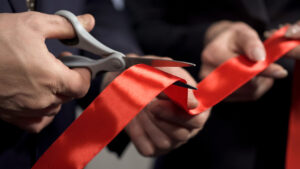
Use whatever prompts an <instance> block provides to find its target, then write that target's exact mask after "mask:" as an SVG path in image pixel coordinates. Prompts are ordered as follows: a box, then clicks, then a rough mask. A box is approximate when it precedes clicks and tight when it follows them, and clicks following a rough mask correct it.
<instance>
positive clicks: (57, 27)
mask: <svg viewBox="0 0 300 169" xmlns="http://www.w3.org/2000/svg"><path fill="white" fill-rule="evenodd" d="M42 15H44V19H43V23H42V24H43V25H42V26H43V29H42V31H43V33H44V37H45V38H58V39H70V38H73V37H74V36H75V31H74V29H73V26H72V24H71V23H70V22H69V21H68V20H67V19H66V18H64V17H62V16H58V15H48V14H42ZM77 18H78V20H79V22H80V23H81V24H82V26H83V27H84V28H85V29H86V30H87V31H91V30H92V29H93V27H94V25H95V19H94V17H93V16H92V15H90V14H84V15H80V16H78V17H77Z"/></svg>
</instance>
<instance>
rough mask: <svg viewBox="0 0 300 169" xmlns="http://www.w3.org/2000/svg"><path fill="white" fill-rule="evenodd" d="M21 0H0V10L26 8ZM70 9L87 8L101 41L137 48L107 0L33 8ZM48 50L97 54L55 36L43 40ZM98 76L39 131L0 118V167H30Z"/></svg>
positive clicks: (62, 0)
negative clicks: (69, 45) (34, 131)
mask: <svg viewBox="0 0 300 169" xmlns="http://www.w3.org/2000/svg"><path fill="white" fill-rule="evenodd" d="M25 2H26V1H25V0H0V12H1V13H4V12H6V13H16V12H24V11H27V7H26V4H25ZM61 9H66V10H70V11H72V12H73V13H75V14H76V15H78V14H82V13H86V12H89V13H91V14H93V15H94V16H95V18H96V26H95V29H94V30H93V34H94V36H96V38H97V39H99V40H100V41H102V42H103V43H104V44H107V45H108V46H110V47H112V48H114V49H116V50H119V51H121V52H125V53H129V52H137V53H138V52H139V50H138V48H137V45H136V42H135V41H134V39H133V38H132V36H131V33H130V31H129V26H128V23H127V22H126V18H124V15H123V13H122V12H117V11H115V10H114V8H113V6H112V4H111V2H110V0H50V1H49V0H38V1H37V2H36V10H37V11H40V12H44V13H49V14H53V13H55V12H56V11H58V10H61ZM46 43H47V47H48V48H49V50H50V51H51V52H52V53H53V54H55V55H56V56H58V55H59V54H60V53H61V52H63V51H71V52H72V53H73V54H79V53H80V54H83V55H86V56H89V57H94V58H96V57H97V58H98V57H99V56H94V55H92V54H90V53H86V52H82V51H79V50H77V49H72V48H68V47H66V46H64V45H62V44H61V43H60V42H59V41H58V40H47V41H46ZM99 86H100V78H98V79H96V80H95V81H93V82H92V86H91V88H90V90H89V93H88V94H87V96H86V97H85V98H83V99H80V100H76V101H71V102H69V103H67V104H64V105H63V106H62V109H61V111H60V112H59V114H58V115H57V116H56V118H55V119H54V121H53V122H52V123H51V124H50V125H49V126H48V127H46V128H45V129H44V130H43V131H42V132H41V133H40V134H30V133H27V132H25V131H23V130H20V129H18V128H16V127H14V126H12V125H10V124H7V123H5V122H3V121H1V120H0V131H1V139H0V168H7V169H10V168H11V169H19V168H20V169H26V168H31V166H32V165H33V164H34V163H35V161H36V160H37V159H38V158H39V157H40V156H41V155H42V154H43V152H44V151H45V150H46V149H47V148H48V147H49V146H50V145H51V144H52V142H53V141H54V140H55V139H56V138H57V137H58V136H59V135H60V134H61V133H62V132H63V131H64V130H65V129H66V128H67V127H68V126H69V125H70V124H71V123H72V121H73V120H74V117H75V106H76V105H81V106H82V107H83V108H84V107H86V106H87V105H88V104H89V103H90V102H91V101H92V100H93V99H94V98H95V97H96V96H97V95H98V93H99V92H100V91H99Z"/></svg>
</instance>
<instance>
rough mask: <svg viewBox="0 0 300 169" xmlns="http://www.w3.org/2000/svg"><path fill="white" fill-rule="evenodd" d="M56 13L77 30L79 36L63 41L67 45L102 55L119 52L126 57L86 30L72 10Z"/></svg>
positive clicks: (122, 55) (121, 55)
mask: <svg viewBox="0 0 300 169" xmlns="http://www.w3.org/2000/svg"><path fill="white" fill-rule="evenodd" d="M55 14H56V15H60V16H63V17H65V18H66V19H67V20H68V21H69V22H70V23H71V24H72V26H73V28H74V30H75V32H76V35H77V37H76V38H75V39H74V40H71V41H70V40H64V41H63V43H65V44H66V45H69V46H73V47H76V48H79V49H83V50H86V51H89V52H91V53H94V54H96V55H100V56H102V57H106V56H109V55H111V54H113V53H117V54H119V55H120V57H125V56H124V54H122V53H120V52H117V51H115V50H113V49H111V48H109V47H107V46H105V45H104V44H102V43H101V42H99V41H98V40H97V39H95V38H94V37H93V36H92V35H91V34H90V33H89V32H87V31H86V30H85V28H84V27H83V26H82V25H81V23H80V22H79V21H78V19H77V17H76V16H75V15H74V14H73V13H72V12H69V11H67V10H59V11H57V12H56V13H55Z"/></svg>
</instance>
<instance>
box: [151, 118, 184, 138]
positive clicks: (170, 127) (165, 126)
mask: <svg viewBox="0 0 300 169" xmlns="http://www.w3.org/2000/svg"><path fill="white" fill-rule="evenodd" d="M155 119H156V120H155V121H154V122H155V124H156V125H157V126H158V127H159V128H160V129H161V130H162V131H163V132H164V133H165V134H166V135H168V136H169V137H170V138H172V142H183V141H187V140H188V139H189V138H190V130H189V129H187V128H184V127H182V126H179V125H176V124H174V123H169V122H167V121H165V120H161V119H160V118H155ZM173 144H174V143H173Z"/></svg>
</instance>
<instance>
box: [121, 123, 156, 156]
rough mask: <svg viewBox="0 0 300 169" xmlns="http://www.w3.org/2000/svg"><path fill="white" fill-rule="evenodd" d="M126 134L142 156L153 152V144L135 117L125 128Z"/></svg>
mask: <svg viewBox="0 0 300 169" xmlns="http://www.w3.org/2000/svg"><path fill="white" fill-rule="evenodd" d="M125 130H126V132H127V134H128V135H129V137H130V138H131V141H132V142H133V144H134V145H135V147H136V148H137V150H138V151H139V152H140V153H141V154H142V155H144V156H151V155H153V154H154V152H155V150H154V146H153V145H152V143H151V141H150V140H149V138H148V136H147V135H146V133H145V132H144V131H143V128H142V126H141V124H140V123H139V121H138V120H137V118H134V119H133V120H132V121H131V122H130V123H129V124H128V125H127V126H126V128H125Z"/></svg>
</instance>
